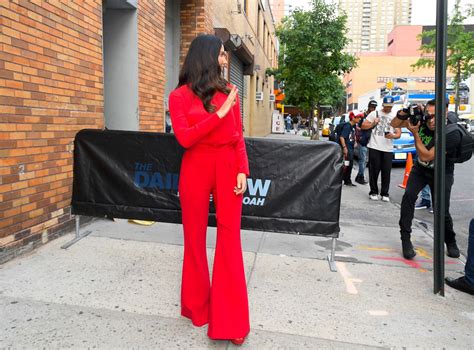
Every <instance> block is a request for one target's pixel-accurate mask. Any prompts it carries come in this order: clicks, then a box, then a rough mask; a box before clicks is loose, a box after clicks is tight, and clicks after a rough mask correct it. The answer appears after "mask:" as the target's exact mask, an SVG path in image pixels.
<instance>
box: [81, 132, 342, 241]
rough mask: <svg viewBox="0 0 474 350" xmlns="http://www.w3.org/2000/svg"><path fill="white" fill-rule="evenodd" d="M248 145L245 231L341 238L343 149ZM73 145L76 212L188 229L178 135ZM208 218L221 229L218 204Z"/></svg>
mask: <svg viewBox="0 0 474 350" xmlns="http://www.w3.org/2000/svg"><path fill="white" fill-rule="evenodd" d="M245 143H246V146H247V153H248V157H249V164H250V177H249V178H248V180H247V183H248V189H247V192H246V193H245V195H244V198H243V203H244V205H243V210H242V228H243V229H248V230H260V231H273V232H284V233H299V234H304V235H322V236H325V235H331V236H333V235H334V236H337V234H338V232H339V209H340V202H341V187H342V157H341V152H340V148H339V146H338V145H337V144H336V143H334V142H325V141H294V140H283V139H271V138H246V140H245ZM74 144H75V147H74V181H73V196H72V211H73V213H74V214H78V215H89V216H99V217H104V216H110V217H114V218H125V219H139V220H151V221H160V222H172V223H181V210H180V204H179V193H178V182H179V169H180V164H181V158H182V155H183V153H184V149H183V148H182V147H181V146H180V145H179V144H178V142H177V141H176V139H175V137H174V136H173V135H171V134H161V133H150V132H133V131H112V130H82V131H80V132H79V133H78V134H77V135H76V139H75V141H74ZM211 203H212V198H211ZM209 218H210V220H209V222H210V225H213V226H215V211H214V208H213V205H212V204H211V205H210V214H209Z"/></svg>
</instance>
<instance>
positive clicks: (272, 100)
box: [270, 94, 275, 102]
mask: <svg viewBox="0 0 474 350" xmlns="http://www.w3.org/2000/svg"><path fill="white" fill-rule="evenodd" d="M270 102H275V95H274V94H270Z"/></svg>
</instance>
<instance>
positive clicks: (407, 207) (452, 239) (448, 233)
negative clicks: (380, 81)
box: [391, 100, 461, 259]
mask: <svg viewBox="0 0 474 350" xmlns="http://www.w3.org/2000/svg"><path fill="white" fill-rule="evenodd" d="M435 103H436V101H435V100H430V101H428V103H427V104H426V107H425V110H424V111H423V110H422V107H421V106H417V105H412V106H410V107H409V108H404V109H403V110H400V111H398V113H397V116H396V117H395V118H394V119H393V120H392V123H391V125H392V126H393V127H395V128H401V127H407V128H408V130H410V131H411V132H412V134H413V137H414V138H415V147H416V152H417V154H418V158H417V160H416V161H415V164H414V166H413V168H412V170H411V172H410V176H409V177H408V182H407V186H406V189H405V194H404V195H403V199H402V204H401V209H400V221H399V225H400V235H401V240H402V251H403V256H404V258H405V259H413V258H414V257H415V255H416V253H415V250H414V249H413V244H412V243H411V240H410V236H411V224H412V221H413V215H414V211H415V202H416V199H417V197H418V193H419V192H420V191H421V189H422V188H423V187H425V186H426V185H429V186H430V188H431V193H434V191H433V186H434V159H435ZM444 118H447V110H446V112H445V115H444ZM460 142H461V138H460V134H459V133H449V134H447V135H446V172H445V174H446V175H445V176H446V177H445V179H446V189H445V191H446V192H445V201H446V202H445V205H446V213H445V216H444V217H445V243H446V247H447V254H448V256H449V257H451V258H458V257H459V249H458V246H457V244H456V234H455V232H454V230H453V220H452V218H451V215H450V214H449V201H450V197H451V187H452V186H453V183H454V162H453V161H452V160H451V159H450V158H453V155H454V154H455V153H456V148H457V146H458V145H459V143H460Z"/></svg>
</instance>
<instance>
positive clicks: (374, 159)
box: [369, 148, 393, 197]
mask: <svg viewBox="0 0 474 350" xmlns="http://www.w3.org/2000/svg"><path fill="white" fill-rule="evenodd" d="M392 158H393V153H392V152H382V151H379V150H376V149H373V148H369V185H370V192H369V195H372V194H379V187H378V185H377V182H378V179H379V174H380V173H382V188H381V191H380V194H381V195H382V196H386V197H388V190H389V188H390V173H391V172H392Z"/></svg>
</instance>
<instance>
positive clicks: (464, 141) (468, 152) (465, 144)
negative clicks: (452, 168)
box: [446, 124, 474, 163]
mask: <svg viewBox="0 0 474 350" xmlns="http://www.w3.org/2000/svg"><path fill="white" fill-rule="evenodd" d="M456 131H459V132H460V134H461V142H460V143H459V145H458V147H457V148H456V156H455V157H452V158H450V160H451V161H453V162H454V163H464V162H467V161H468V160H469V159H471V157H472V152H474V139H473V137H472V135H471V134H470V133H469V131H467V129H466V128H465V127H463V126H462V125H459V124H448V125H446V134H448V133H451V132H456Z"/></svg>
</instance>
